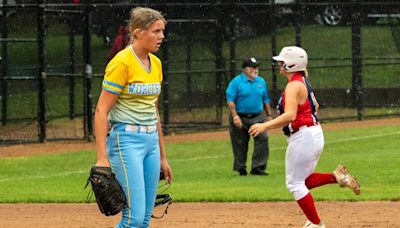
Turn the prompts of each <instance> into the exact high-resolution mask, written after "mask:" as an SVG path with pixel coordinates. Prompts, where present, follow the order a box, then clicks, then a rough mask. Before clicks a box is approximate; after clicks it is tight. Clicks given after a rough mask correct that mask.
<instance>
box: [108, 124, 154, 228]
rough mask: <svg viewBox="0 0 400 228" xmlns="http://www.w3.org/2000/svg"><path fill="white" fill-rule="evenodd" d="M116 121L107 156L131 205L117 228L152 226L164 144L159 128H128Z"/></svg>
mask: <svg viewBox="0 0 400 228" xmlns="http://www.w3.org/2000/svg"><path fill="white" fill-rule="evenodd" d="M127 126H128V125H127V124H123V123H116V124H114V125H113V127H112V129H111V131H110V133H109V135H108V137H107V155H108V159H109V161H110V164H111V168H112V170H113V172H114V173H115V176H116V179H117V180H118V181H119V182H120V184H121V186H122V188H123V190H124V192H125V195H126V198H127V201H128V208H126V209H124V210H123V211H122V219H121V221H120V223H119V224H117V225H116V226H115V227H116V228H122V227H140V228H146V227H148V226H149V223H150V218H151V215H152V213H153V208H154V203H155V200H156V194H157V186H158V181H159V177H160V147H159V143H158V132H157V130H156V131H154V132H151V133H147V132H141V131H139V130H137V131H131V130H127V129H128V128H127Z"/></svg>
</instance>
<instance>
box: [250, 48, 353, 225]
mask: <svg viewBox="0 0 400 228" xmlns="http://www.w3.org/2000/svg"><path fill="white" fill-rule="evenodd" d="M273 59H274V60H276V61H278V63H279V65H280V74H281V75H283V76H284V77H286V78H287V79H288V83H287V85H286V88H285V91H284V92H283V93H282V96H281V98H280V100H279V105H278V110H277V111H278V114H279V117H277V118H276V119H274V120H271V121H268V122H265V123H261V124H255V125H253V126H251V128H250V129H249V133H250V135H252V136H257V135H258V134H260V133H261V132H264V131H266V130H268V129H272V128H278V127H283V130H284V132H285V134H286V135H288V147H287V149H286V159H285V160H286V162H285V167H286V187H287V189H288V191H289V192H290V193H292V195H293V196H294V198H295V200H296V201H297V203H298V204H299V206H300V207H301V209H302V210H303V212H304V214H305V215H306V217H307V219H308V220H307V222H306V224H305V225H304V227H325V225H324V223H323V222H322V221H321V220H320V218H319V216H318V214H317V211H316V208H315V205H314V200H313V197H312V196H311V194H310V191H309V189H312V188H315V187H319V186H322V185H325V184H330V183H338V184H339V185H340V186H341V187H344V186H346V187H349V188H350V189H351V190H352V191H353V192H354V193H355V194H357V195H358V194H360V185H359V183H358V182H357V180H356V179H355V178H354V177H353V176H351V175H350V173H349V172H348V171H347V169H346V167H344V166H341V165H339V166H338V167H337V168H336V170H335V171H334V172H333V173H314V170H315V167H316V166H317V163H318V160H319V157H320V155H321V153H322V150H323V147H324V135H323V132H322V128H321V125H320V124H319V122H318V120H317V110H318V102H317V100H316V98H315V96H314V93H313V92H312V89H311V85H310V84H309V83H308V81H307V80H306V77H307V69H306V68H307V63H308V58H307V53H306V52H305V51H304V49H302V48H300V47H296V46H290V47H284V48H283V49H282V51H281V52H280V53H279V55H278V56H274V57H273Z"/></svg>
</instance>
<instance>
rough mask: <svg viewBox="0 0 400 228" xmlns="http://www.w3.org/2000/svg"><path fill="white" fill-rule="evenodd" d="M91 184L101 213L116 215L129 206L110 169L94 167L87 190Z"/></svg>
mask: <svg viewBox="0 0 400 228" xmlns="http://www.w3.org/2000/svg"><path fill="white" fill-rule="evenodd" d="M89 182H90V183H91V184H92V190H93V192H94V195H95V197H96V202H97V205H98V206H99V209H100V211H101V213H103V214H105V215H106V216H109V215H116V214H118V213H119V212H120V211H122V210H123V209H124V208H126V207H127V206H128V205H127V202H126V196H125V193H124V191H123V190H122V187H121V185H120V184H119V182H118V181H117V179H115V174H114V173H113V172H112V171H111V168H110V167H100V166H92V168H91V169H90V176H89V178H88V180H87V183H86V186H85V188H86V187H87V185H88V184H89Z"/></svg>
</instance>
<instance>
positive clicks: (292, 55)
mask: <svg viewBox="0 0 400 228" xmlns="http://www.w3.org/2000/svg"><path fill="white" fill-rule="evenodd" d="M272 59H273V60H275V61H282V62H283V63H284V65H283V67H284V68H285V71H286V72H297V71H305V70H306V68H307V63H308V57H307V53H306V51H305V50H304V49H303V48H301V47H297V46H288V47H284V48H282V50H281V52H280V53H279V55H278V56H274V57H272Z"/></svg>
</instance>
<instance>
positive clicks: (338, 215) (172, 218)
mask: <svg viewBox="0 0 400 228" xmlns="http://www.w3.org/2000/svg"><path fill="white" fill-rule="evenodd" d="M385 125H400V118H391V119H379V120H368V121H361V122H360V121H356V122H344V123H335V124H324V125H323V128H324V129H325V130H330V129H343V128H360V127H370V126H385ZM270 134H280V130H276V131H271V132H270ZM228 137H229V136H228V132H227V131H220V132H206V133H196V134H187V135H175V136H167V137H165V141H166V143H182V142H195V141H201V140H221V139H228ZM94 149H95V146H94V143H87V142H49V143H45V144H29V145H14V146H7V147H0V158H1V157H15V156H32V155H40V154H49V153H66V152H73V151H80V150H94ZM0 194H1V193H0ZM316 206H317V209H318V210H319V213H320V216H321V218H322V219H323V221H324V222H325V224H326V225H327V227H400V218H399V217H398V215H399V214H400V202H316ZM119 219H120V216H119V215H117V216H114V217H105V216H103V215H102V214H100V212H99V211H98V208H97V205H96V204H0V228H3V227H4V228H10V227H22V228H24V227H38V228H41V227H84V228H90V227H113V225H115V224H116V223H117V222H118V221H119ZM304 222H305V217H304V215H303V214H302V212H301V211H300V209H299V207H298V206H297V204H296V203H295V202H260V203H173V204H172V205H171V206H170V207H169V210H168V215H166V216H165V217H164V218H163V219H153V220H152V222H151V227H152V228H156V227H157V228H158V227H173V228H184V227H185V228H186V227H190V228H197V227H207V228H209V227H215V228H220V227H221V228H225V227H226V228H228V227H229V228H235V227H246V228H247V227H250V228H252V227H256V228H257V227H300V226H301V225H302V224H303V223H304Z"/></svg>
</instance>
